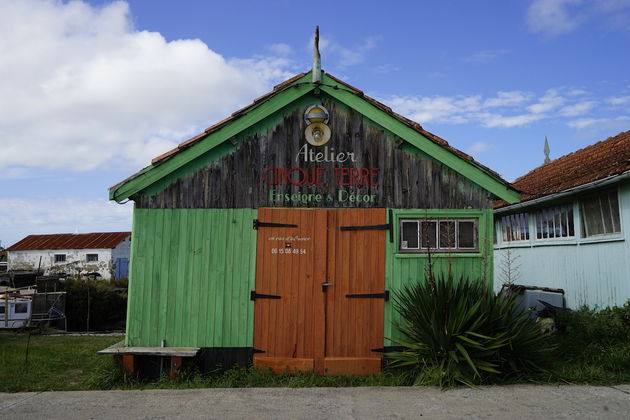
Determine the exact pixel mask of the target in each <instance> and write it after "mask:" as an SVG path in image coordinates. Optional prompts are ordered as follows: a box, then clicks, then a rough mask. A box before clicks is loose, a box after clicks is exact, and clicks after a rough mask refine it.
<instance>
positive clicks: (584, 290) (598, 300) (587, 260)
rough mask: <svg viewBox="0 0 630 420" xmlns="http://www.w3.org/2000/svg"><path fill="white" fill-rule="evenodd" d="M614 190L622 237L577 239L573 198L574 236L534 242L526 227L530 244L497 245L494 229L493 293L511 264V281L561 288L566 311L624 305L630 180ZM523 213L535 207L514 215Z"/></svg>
mask: <svg viewBox="0 0 630 420" xmlns="http://www.w3.org/2000/svg"><path fill="white" fill-rule="evenodd" d="M607 188H610V187H607ZM618 188H619V207H620V209H619V211H620V219H621V234H616V235H609V236H603V237H600V238H598V239H593V238H581V237H580V234H581V220H580V212H579V207H578V205H577V201H576V200H577V197H575V198H574V199H573V202H574V212H573V213H574V225H575V229H576V235H575V238H571V239H568V240H561V241H553V240H546V241H538V240H536V239H535V236H536V233H535V232H536V231H535V227H534V226H533V224H531V223H530V240H529V241H519V242H516V243H515V242H511V243H509V245H508V244H506V243H501V240H500V235H501V230H500V227H498V226H495V233H496V234H497V235H498V239H499V243H498V244H495V247H494V285H495V289H497V290H498V289H500V288H501V285H502V284H503V283H504V282H505V280H506V276H505V274H504V268H505V265H506V263H507V260H510V261H511V262H512V265H513V266H514V267H516V268H515V270H514V272H515V274H514V276H513V278H512V281H513V282H514V283H516V284H523V285H531V286H543V287H553V288H560V289H564V291H565V299H566V304H567V306H569V307H570V308H578V307H580V306H582V305H588V306H590V307H593V308H604V307H607V306H615V305H616V306H621V305H623V304H624V303H625V302H627V301H628V299H630V181H627V180H626V181H624V182H623V183H621V184H620V185H618ZM569 200H571V199H569ZM538 208H540V207H538ZM525 211H528V212H530V213H531V212H532V211H533V209H521V210H519V211H518V212H525ZM500 216H503V214H501V215H495V220H499V219H500Z"/></svg>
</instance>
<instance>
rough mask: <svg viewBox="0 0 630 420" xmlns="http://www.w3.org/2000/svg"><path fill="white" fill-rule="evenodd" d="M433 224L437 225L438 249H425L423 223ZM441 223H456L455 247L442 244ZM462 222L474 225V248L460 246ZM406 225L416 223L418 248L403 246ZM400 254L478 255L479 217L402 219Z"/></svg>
mask: <svg viewBox="0 0 630 420" xmlns="http://www.w3.org/2000/svg"><path fill="white" fill-rule="evenodd" d="M424 222H433V223H435V227H436V229H435V244H436V247H435V248H433V247H423V246H422V228H421V227H422V223H424ZM441 222H454V223H455V232H454V235H455V246H454V247H443V246H441V243H440V223H441ZM461 222H472V223H473V243H474V247H461V246H459V224H460V223H461ZM404 223H415V224H416V226H417V238H418V247H417V248H410V247H408V246H406V245H405V244H403V240H402V229H403V224H404ZM398 238H399V241H398V242H399V243H398V252H400V253H424V254H426V253H428V252H431V251H433V252H436V253H476V252H479V218H478V217H401V218H400V219H399V221H398Z"/></svg>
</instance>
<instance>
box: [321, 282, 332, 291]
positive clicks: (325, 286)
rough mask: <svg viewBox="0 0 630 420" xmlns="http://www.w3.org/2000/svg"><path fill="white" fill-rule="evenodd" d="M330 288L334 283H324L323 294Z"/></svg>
mask: <svg viewBox="0 0 630 420" xmlns="http://www.w3.org/2000/svg"><path fill="white" fill-rule="evenodd" d="M328 286H332V283H330V282H327V281H325V282H323V283H322V292H325V291H326V288H327V287H328Z"/></svg>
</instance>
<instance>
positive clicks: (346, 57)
mask: <svg viewBox="0 0 630 420" xmlns="http://www.w3.org/2000/svg"><path fill="white" fill-rule="evenodd" d="M379 40H380V37H377V36H370V37H367V38H365V39H364V40H363V42H362V43H361V44H360V45H358V46H356V47H354V48H347V47H345V46H343V45H341V44H339V43H338V42H336V41H334V40H332V39H329V38H325V37H320V38H319V51H320V53H321V54H322V56H325V57H326V61H329V60H330V61H332V62H335V63H336V65H337V66H338V67H339V68H340V69H346V68H347V67H350V66H354V65H356V64H360V63H362V62H364V61H365V59H366V57H367V53H368V52H370V51H371V50H373V49H374V48H375V47H376V46H377V44H378V41H379ZM312 48H313V38H311V40H310V42H309V45H308V49H309V51H311V50H312ZM329 57H330V58H329ZM325 64H326V63H325V62H323V63H322V67H323V68H326V65H325Z"/></svg>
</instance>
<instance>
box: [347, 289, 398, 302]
mask: <svg viewBox="0 0 630 420" xmlns="http://www.w3.org/2000/svg"><path fill="white" fill-rule="evenodd" d="M346 297H347V298H372V299H385V300H386V301H388V300H389V290H385V291H384V292H383V293H350V294H348V295H346Z"/></svg>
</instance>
